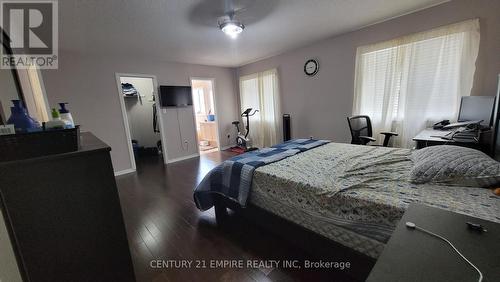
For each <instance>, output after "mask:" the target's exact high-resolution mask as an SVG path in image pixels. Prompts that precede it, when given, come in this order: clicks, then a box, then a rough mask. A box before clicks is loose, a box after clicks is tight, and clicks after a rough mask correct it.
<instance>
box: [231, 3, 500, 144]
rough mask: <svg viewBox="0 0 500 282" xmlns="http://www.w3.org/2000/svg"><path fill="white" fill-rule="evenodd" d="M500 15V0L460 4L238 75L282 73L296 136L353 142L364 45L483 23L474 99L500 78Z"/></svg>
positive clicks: (288, 55) (284, 98)
mask: <svg viewBox="0 0 500 282" xmlns="http://www.w3.org/2000/svg"><path fill="white" fill-rule="evenodd" d="M498 11H500V1H498V0H454V1H451V2H447V3H445V4H442V5H439V6H435V7H432V8H429V9H426V10H422V11H419V12H416V13H413V14H409V15H405V16H402V17H399V18H395V19H392V20H389V21H385V22H382V23H379V24H375V25H372V26H369V27H366V28H363V29H360V30H357V31H353V32H350V33H346V34H343V35H340V36H336V37H332V38H329V39H326V40H323V41H320V42H317V43H315V44H312V45H309V46H306V47H303V48H299V49H296V50H292V51H288V52H285V53H283V54H281V55H277V56H273V57H270V58H267V59H264V60H261V61H258V62H255V63H251V64H248V65H245V66H242V67H240V68H238V70H237V76H241V75H247V74H251V73H255V72H259V71H263V70H267V69H271V68H278V70H279V76H280V89H281V97H282V98H281V99H282V101H281V102H282V109H283V113H290V114H291V115H292V135H293V137H309V136H314V137H317V138H328V139H332V140H334V141H337V142H349V141H350V133H349V130H348V127H347V122H346V117H347V116H349V115H351V114H352V103H353V93H354V68H355V67H354V65H355V56H356V48H357V47H358V46H361V45H366V44H371V43H376V42H381V41H385V40H389V39H392V38H395V37H398V36H402V35H406V34H410V33H414V32H420V31H425V30H429V29H432V28H435V27H438V26H441V25H446V24H451V23H455V22H459V21H462V20H467V19H471V18H479V19H480V24H481V43H480V48H479V55H478V58H477V62H476V67H477V68H476V73H475V77H474V86H473V89H472V95H495V94H496V87H497V75H498V73H500V59H499V50H500V31H499V30H500V17H499V16H498ZM310 58H316V59H318V60H319V64H320V70H319V73H318V74H317V75H316V76H315V77H306V75H305V74H304V72H303V67H304V63H305V62H306V60H307V59H310Z"/></svg>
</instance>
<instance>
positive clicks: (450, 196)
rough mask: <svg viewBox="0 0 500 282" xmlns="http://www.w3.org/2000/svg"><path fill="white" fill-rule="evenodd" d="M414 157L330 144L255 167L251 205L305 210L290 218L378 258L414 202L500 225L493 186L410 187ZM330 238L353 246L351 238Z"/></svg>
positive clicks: (499, 205)
mask: <svg viewBox="0 0 500 282" xmlns="http://www.w3.org/2000/svg"><path fill="white" fill-rule="evenodd" d="M410 155H411V150H408V149H397V148H384V147H375V146H358V145H351V144H339V143H329V144H326V145H324V146H321V147H318V148H315V149H312V150H309V151H307V152H304V153H301V154H298V155H295V156H293V157H290V158H287V159H284V160H282V161H279V162H276V163H272V164H269V165H266V166H263V167H260V168H258V169H257V170H255V173H254V178H253V183H254V184H253V186H252V192H251V193H252V197H251V199H250V201H251V202H252V203H253V204H256V205H258V206H261V207H262V208H264V209H267V210H270V211H271V212H273V213H276V214H278V215H282V216H284V217H287V215H283V214H284V213H286V212H287V211H288V212H289V213H293V214H299V213H300V214H301V215H300V216H290V215H289V216H288V217H290V218H289V220H291V221H296V223H298V224H302V225H308V226H305V227H306V228H309V229H313V231H314V229H315V228H317V229H324V227H325V226H327V225H332V226H335V227H338V228H340V229H341V230H344V231H346V232H347V233H349V234H360V235H362V237H363V238H366V239H367V240H369V241H370V242H372V245H373V246H375V245H377V244H378V245H377V246H378V247H377V248H375V250H369V253H368V255H370V256H373V257H376V256H377V255H378V252H380V251H381V248H380V246H382V247H383V244H384V243H386V242H387V240H388V239H389V237H390V236H391V234H392V232H393V230H394V228H395V227H396V225H397V223H398V221H399V219H400V218H401V217H402V215H403V213H404V212H405V210H406V208H407V207H408V206H409V204H410V203H413V202H419V203H422V204H426V205H429V206H434V207H438V208H442V209H446V210H450V211H453V212H457V213H462V214H467V215H471V216H474V217H479V218H483V219H486V220H490V221H495V222H500V197H498V196H495V195H494V194H493V193H492V192H491V191H490V190H489V189H484V188H474V187H456V186H453V187H448V186H439V185H430V184H413V183H410V181H409V179H410V172H411V169H412V167H413V162H412V161H411V159H410ZM281 213H283V214H281ZM299 217H302V218H299ZM304 217H305V218H307V220H305V219H304ZM323 233H325V234H323V235H325V236H327V237H332V236H330V235H332V234H336V233H335V232H332V231H328V232H323ZM346 238H347V239H346ZM331 239H333V240H336V239H337V241H339V242H340V243H342V244H344V245H347V246H349V247H353V248H355V249H356V246H353V242H348V241H349V240H350V239H349V237H345V238H344V239H343V240H342V239H340V240H339V239H338V238H331ZM351 241H352V240H351ZM357 247H358V250H359V251H361V252H365V253H366V250H363V249H359V246H357Z"/></svg>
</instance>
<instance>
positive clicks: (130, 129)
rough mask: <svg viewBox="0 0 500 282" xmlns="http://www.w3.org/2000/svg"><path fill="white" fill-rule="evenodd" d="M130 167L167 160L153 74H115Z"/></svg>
mask: <svg viewBox="0 0 500 282" xmlns="http://www.w3.org/2000/svg"><path fill="white" fill-rule="evenodd" d="M117 82H118V91H119V96H120V103H121V105H122V112H123V119H124V123H125V131H126V136H127V139H128V140H127V141H128V145H129V153H130V159H131V162H132V168H133V169H135V168H136V167H137V166H140V165H141V164H145V163H149V164H150V163H158V164H163V163H164V160H165V159H166V157H165V156H166V153H165V151H164V146H163V144H164V142H163V140H165V139H164V138H163V133H162V120H161V112H160V107H159V102H158V101H159V100H158V93H157V88H158V87H157V85H158V84H157V81H156V77H155V76H149V75H129V74H117Z"/></svg>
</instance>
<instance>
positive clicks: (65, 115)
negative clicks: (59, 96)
mask: <svg viewBox="0 0 500 282" xmlns="http://www.w3.org/2000/svg"><path fill="white" fill-rule="evenodd" d="M67 104H68V103H59V106H60V107H61V108H60V109H59V114H60V115H61V120H62V121H64V122H65V123H66V128H74V127H75V122H74V121H73V117H72V116H71V113H70V112H69V111H68V109H66V105H67Z"/></svg>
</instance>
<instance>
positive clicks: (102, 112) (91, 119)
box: [42, 51, 238, 171]
mask: <svg viewBox="0 0 500 282" xmlns="http://www.w3.org/2000/svg"><path fill="white" fill-rule="evenodd" d="M116 73H132V74H149V75H156V77H157V79H158V84H159V85H190V77H207V78H214V79H215V86H216V89H215V90H216V91H215V99H216V103H217V106H218V108H217V110H218V121H219V124H220V125H219V126H220V132H219V133H220V136H221V142H222V146H226V145H229V143H228V142H227V140H228V139H227V137H226V135H227V134H228V133H230V134H231V138H230V139H229V140H231V141H232V139H234V137H235V130H234V129H233V126H232V124H231V122H232V121H233V120H236V119H237V118H238V111H237V109H238V106H237V98H236V92H235V90H236V87H235V85H234V77H235V74H234V70H233V69H230V68H221V67H211V66H201V65H191V64H182V63H171V62H160V61H149V60H145V59H143V58H134V57H109V56H100V57H96V56H89V55H86V54H75V53H67V52H63V51H61V52H60V54H59V69H58V70H44V71H43V72H42V75H43V79H44V82H45V87H46V91H47V96H48V100H49V103H50V104H51V105H55V104H56V103H57V102H69V105H68V108H69V110H70V111H71V112H72V114H73V118H74V119H75V122H76V123H77V124H80V125H82V130H86V131H92V132H93V133H94V134H96V136H97V137H99V138H101V139H102V140H103V141H104V142H106V143H107V144H109V145H110V146H111V148H112V151H111V156H112V160H113V166H114V169H115V171H122V170H126V169H129V168H131V160H130V157H129V153H128V144H127V142H128V141H127V140H126V137H125V125H124V122H123V118H122V113H121V107H120V102H119V100H118V99H119V96H118V94H117V91H118V89H117V86H116V79H115V74H116ZM174 114H175V115H174ZM179 115H180V119H181V132H182V133H183V139H187V140H188V147H189V148H188V150H183V149H182V148H181V146H180V144H177V142H178V141H177V140H179V137H178V135H179V133H178V132H179V129H178V126H175V125H172V121H176V112H175V109H168V110H167V113H166V114H163V113H162V115H161V116H162V118H163V120H164V125H165V128H164V129H163V130H164V133H165V135H166V139H167V144H166V150H167V154H168V158H169V159H175V158H181V157H184V156H189V155H192V154H196V153H197V149H196V138H195V137H196V135H195V134H196V133H195V128H194V122H193V115H192V108H191V107H189V108H179ZM171 142H172V143H171ZM231 143H233V142H231ZM184 148H186V146H184Z"/></svg>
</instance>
